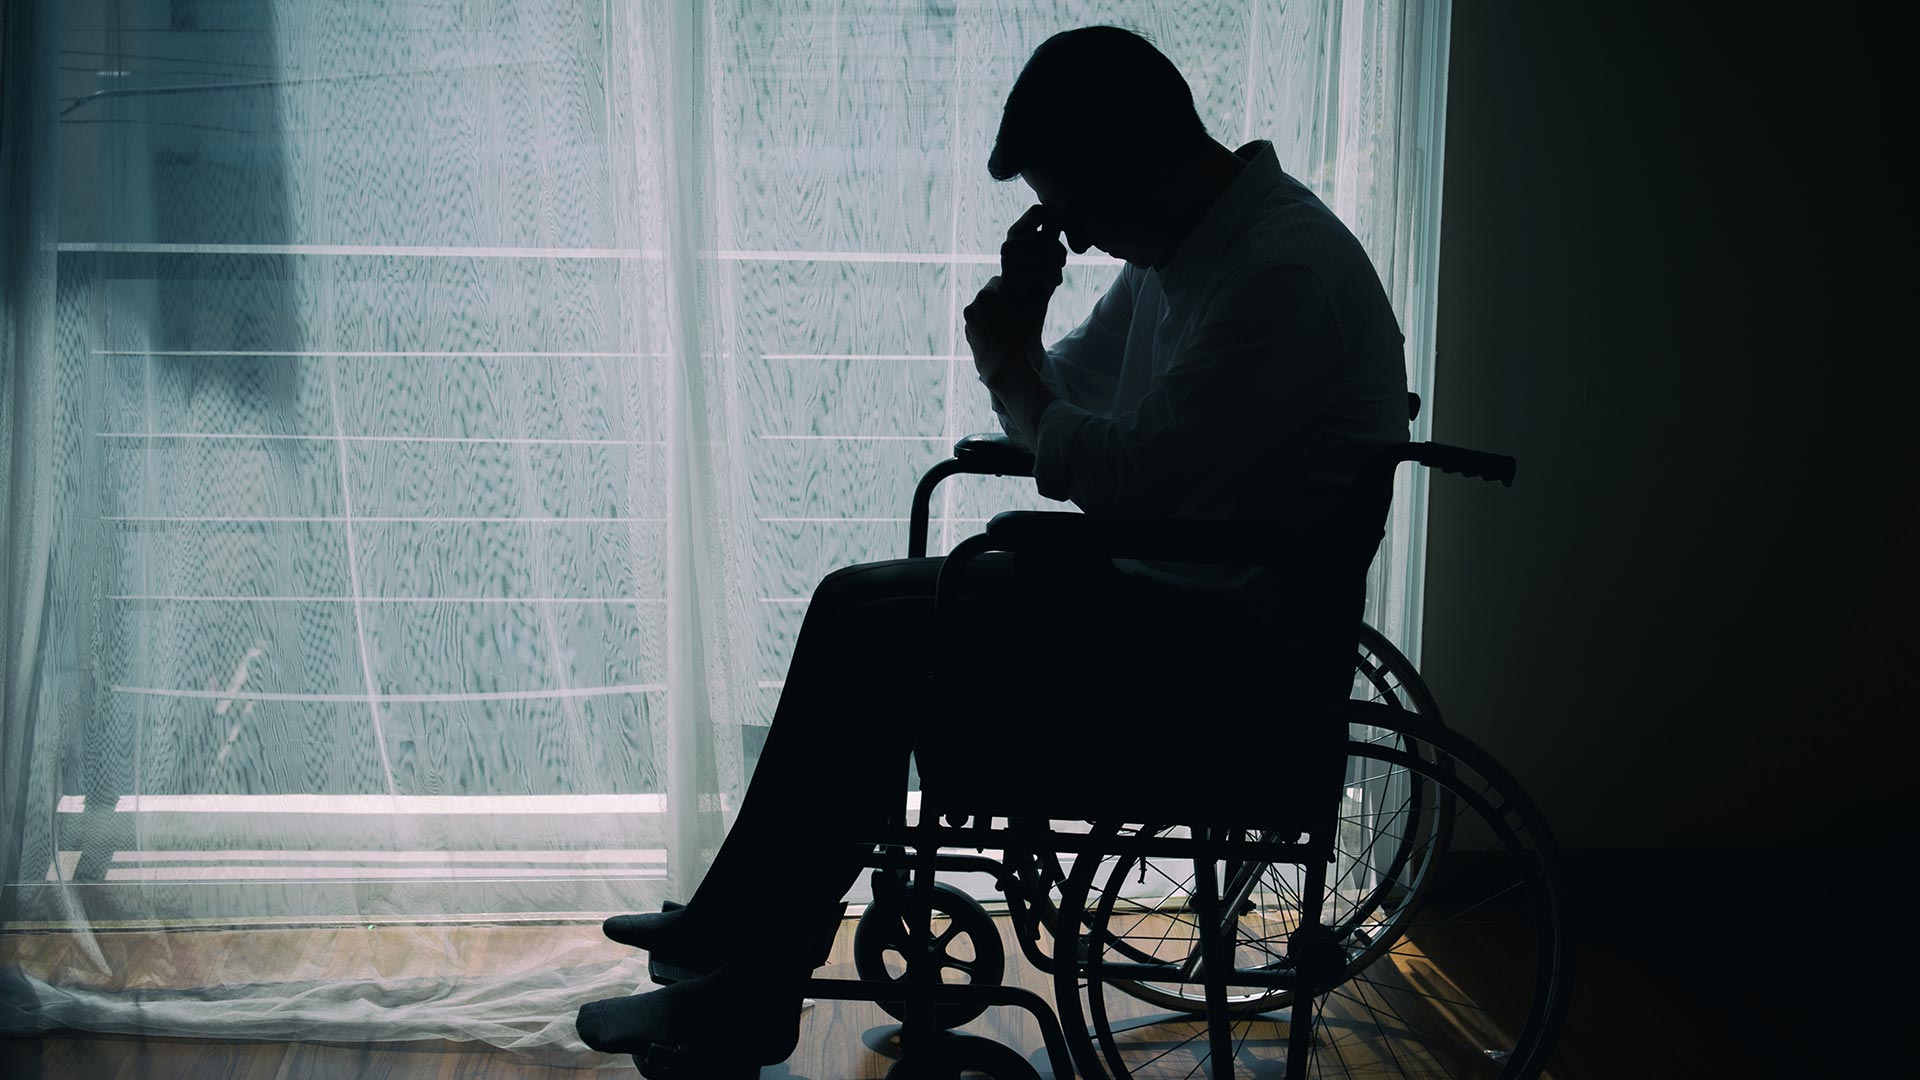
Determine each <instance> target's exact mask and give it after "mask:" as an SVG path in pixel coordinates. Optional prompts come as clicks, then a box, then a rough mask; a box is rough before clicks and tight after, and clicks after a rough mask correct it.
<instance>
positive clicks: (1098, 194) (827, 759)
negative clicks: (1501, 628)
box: [578, 27, 1408, 1064]
mask: <svg viewBox="0 0 1920 1080" xmlns="http://www.w3.org/2000/svg"><path fill="white" fill-rule="evenodd" d="M988 167H989V170H990V171H991V173H992V174H993V176H994V177H995V178H996V179H998V180H1011V179H1013V178H1015V177H1019V178H1020V179H1022V180H1023V181H1025V182H1026V184H1027V185H1028V186H1029V187H1030V188H1031V189H1032V190H1033V192H1034V194H1035V195H1036V197H1037V199H1038V204H1037V205H1035V206H1033V207H1032V208H1031V209H1029V210H1028V211H1027V212H1026V213H1024V214H1023V215H1021V217H1020V218H1019V220H1018V221H1016V222H1014V224H1013V226H1012V228H1011V229H1009V230H1008V234H1007V240H1006V243H1005V244H1004V245H1003V247H1002V249H1001V266H1002V272H1001V273H1000V274H999V275H998V276H996V277H994V278H992V279H991V280H989V281H988V282H987V283H986V284H985V286H984V287H983V288H982V289H981V290H980V291H979V294H978V295H977V296H976V297H975V298H974V301H973V302H972V303H971V304H970V305H968V307H967V308H966V312H965V316H966V339H967V344H968V346H969V347H970V349H971V350H972V353H973V357H974V362H975V366H976V368H977V369H978V372H979V376H980V379H981V381H982V382H983V383H984V384H985V385H986V387H987V389H988V391H989V392H990V393H991V394H992V396H993V399H994V405H995V409H996V412H998V413H999V414H1000V417H1001V422H1002V425H1003V426H1004V428H1005V430H1006V433H1007V435H1008V436H1009V437H1010V438H1011V439H1012V440H1013V441H1014V442H1015V443H1017V444H1018V445H1020V446H1021V447H1024V448H1028V449H1030V450H1031V452H1032V472H1033V475H1034V478H1035V481H1036V483H1037V486H1038V489H1039V491H1040V493H1041V494H1043V495H1045V496H1048V497H1049V498H1053V499H1058V500H1063V501H1064V500H1070V501H1072V502H1073V503H1075V504H1076V505H1078V506H1079V507H1080V508H1081V509H1082V510H1084V511H1085V512H1086V513H1087V514H1089V515H1094V516H1099V517H1111V518H1143V519H1159V518H1175V517H1178V518H1198V519H1214V520H1222V521H1239V522H1258V523H1262V524H1263V525H1266V526H1270V527H1271V528H1272V529H1273V531H1274V535H1275V536H1276V537H1277V538H1285V542H1287V543H1289V544H1292V545H1295V546H1297V549H1298V558H1297V559H1295V560H1294V562H1293V569H1290V570H1285V571H1275V570H1231V571H1223V570H1221V569H1220V568H1217V567H1216V568H1205V567H1199V566H1194V565H1188V564H1165V563H1149V564H1139V563H1120V564H1116V563H1114V562H1112V561H1109V560H1106V559H1104V558H1090V557H1076V556H1073V555H1070V554H1061V555H1055V556H1037V555H1032V554H1030V553H1021V554H1017V555H1010V556H999V557H996V556H994V555H987V556H983V557H981V558H979V559H976V560H975V561H974V562H973V563H972V564H971V565H970V567H969V569H968V574H967V579H968V583H969V589H970V590H971V592H972V593H973V594H975V595H977V596H978V597H979V598H980V599H981V601H982V606H983V607H985V608H986V609H989V610H991V611H993V612H994V613H995V614H994V617H993V618H992V619H991V620H990V621H989V623H988V625H987V626H986V627H985V628H984V630H983V633H985V634H986V635H988V636H987V637H985V638H983V639H982V640H983V642H984V643H985V644H984V645H983V648H982V653H983V654H984V655H986V656H987V657H989V658H990V659H991V660H992V661H993V667H992V670H990V671H989V670H982V671H981V679H982V683H983V685H988V686H990V687H991V688H992V689H991V690H990V691H988V696H989V698H990V699H991V701H992V702H993V705H994V707H993V708H992V709H991V710H990V712H988V713H986V714H983V715H981V716H980V717H979V718H978V723H977V726H971V727H972V729H971V730H968V731H964V732H954V731H948V732H943V733H942V735H941V737H942V738H950V737H964V738H968V739H973V740H986V741H987V743H989V744H992V745H995V746H996V747H997V751H996V752H997V753H998V754H999V755H1000V756H1001V757H1002V758H1003V759H1005V760H1006V762H1007V763H1008V765H1009V767H1017V766H1018V764H1019V763H1020V762H1036V763H1037V762H1048V761H1059V760H1062V755H1066V756H1067V757H1068V758H1070V759H1071V760H1074V761H1075V762H1077V763H1078V766H1079V767H1081V768H1090V769H1093V770H1095V771H1096V772H1099V771H1102V770H1110V771H1111V773H1112V774H1113V775H1119V774H1122V773H1124V772H1125V770H1126V767H1127V766H1126V765H1125V764H1124V763H1125V762H1128V761H1134V762H1136V763H1137V756H1135V755H1137V750H1138V745H1139V744H1140V739H1141V737H1142V735H1143V733H1140V732H1132V731H1127V730H1122V729H1120V728H1119V727H1118V726H1117V725H1116V724H1115V723H1114V722H1112V719H1111V718H1112V717H1114V716H1117V715H1122V713H1120V712H1119V711H1118V710H1117V709H1116V708H1112V707H1110V706H1115V705H1117V704H1118V703H1119V702H1120V701H1121V700H1122V699H1124V698H1125V697H1127V696H1128V695H1129V694H1130V693H1132V692H1133V688H1134V687H1136V686H1138V685H1141V684H1142V683H1143V682H1150V681H1151V680H1152V677H1153V674H1154V673H1156V672H1159V673H1168V674H1169V675H1172V674H1176V673H1177V675H1178V679H1170V680H1168V681H1181V680H1192V679H1195V678H1204V677H1205V675H1204V673H1203V672H1201V671H1198V670H1196V666H1197V665H1205V666H1209V667H1213V668H1215V669H1216V670H1219V671H1226V670H1239V671H1242V672H1245V671H1246V670H1248V667H1247V666H1248V665H1257V666H1258V670H1259V675H1260V679H1261V681H1262V683H1263V684H1264V685H1269V686H1272V685H1278V686H1284V687H1288V688H1289V689H1287V690H1286V691H1285V692H1286V693H1289V694H1291V695H1294V696H1295V697H1297V698H1300V699H1303V700H1317V699H1329V700H1339V699H1342V698H1345V697H1346V695H1347V692H1348V686H1349V684H1350V681H1351V678H1352V673H1353V669H1352V644H1353V641H1354V636H1353V627H1354V626H1355V625H1356V624H1358V622H1359V621H1360V616H1361V599H1362V590H1363V587H1364V580H1365V574H1366V568H1367V566H1368V563H1369V562H1370V561H1371V559H1372V556H1373V553H1374V546H1375V544H1376V543H1377V540H1378V537H1379V535H1380V525H1381V517H1382V515H1384V512H1385V503H1384V501H1382V502H1380V503H1379V504H1377V505H1364V506H1357V507H1356V506H1355V505H1354V504H1353V503H1352V502H1351V501H1350V500H1348V498H1347V496H1348V492H1349V488H1350V485H1351V484H1352V481H1353V479H1354V475H1355V472H1356V470H1357V469H1358V468H1359V466H1360V463H1361V462H1362V461H1363V460H1364V459H1366V458H1367V457H1368V455H1369V454H1371V453H1372V452H1374V451H1376V450H1378V449H1379V448H1381V447H1385V446H1391V445H1394V444H1398V443H1402V442H1405V441H1406V438H1407V422H1408V399H1407V392H1406V391H1407V387H1406V375H1405V365H1404V358H1403V355H1402V344H1403V339H1402V336H1401V333H1400V330H1399V327H1398V325H1397V324H1396V322H1395V318H1394V314H1393V311H1392V309H1391V307H1390V305H1389V303H1388V300H1387V296H1386V294H1385V292H1384V291H1383V289H1382V287H1381V284H1380V281H1379V278H1378V277H1377V275H1376V274H1375V271H1374V268H1373V266H1372V265H1371V264H1370V262H1369V261H1368V258H1367V256H1366V254H1365V252H1364V251H1363V250H1362V248H1361V246H1360V244H1359V242H1358V241H1357V240H1356V239H1355V238H1354V236H1353V234H1352V233H1351V232H1349V231H1348V229H1347V228H1346V227H1345V226H1344V225H1343V224H1342V223H1341V222H1340V221H1339V219H1338V218H1336V217H1335V216H1334V214H1333V213H1332V212H1331V211H1330V210H1329V209H1328V208H1327V207H1326V206H1325V205H1324V204H1323V203H1322V202H1321V201H1320V200H1319V199H1318V198H1316V197H1315V196H1314V195H1313V194H1312V193H1311V192H1310V191H1308V189H1307V188H1306V187H1305V186H1303V185H1302V184H1301V183H1299V182H1298V181H1296V180H1295V179H1293V178H1292V177H1290V176H1288V175H1287V174H1286V173H1285V172H1283V171H1282V169H1281V166H1280V163H1279V162H1278V160H1277V159H1276V157H1275V154H1274V150H1273V147H1272V145H1271V144H1270V143H1267V142H1252V143H1248V144H1247V145H1245V146H1243V147H1241V148H1239V149H1238V150H1231V149H1228V148H1227V147H1225V146H1223V145H1221V144H1220V143H1218V142H1216V141H1214V140H1213V139H1212V138H1210V137H1208V135H1207V133H1206V131H1205V128H1204V127H1203V125H1202V123H1201V121H1200V119H1199V116H1198V115H1197V113H1196V112H1195V109H1194V105H1193V99H1192V95H1191V92H1190V91H1189V89H1188V87H1187V84H1186V81H1185V80H1184V79H1183V78H1182V77H1181V75H1180V73H1179V72H1178V71H1177V70H1176V69H1175V68H1174V66H1173V64H1172V63H1171V62H1170V61H1168V60H1167V58H1166V57H1165V56H1163V55H1162V54H1161V53H1160V52H1159V51H1158V50H1156V49H1155V48H1154V47H1153V46H1152V45H1151V44H1149V43H1148V42H1146V41H1145V40H1143V39H1141V38H1139V37H1137V36H1135V35H1133V34H1131V33H1128V32H1126V31H1124V30H1118V29H1114V28H1110V27H1088V28H1083V29H1079V30H1073V31H1069V32H1066V33H1063V34H1059V35H1056V36H1055V37H1053V38H1051V39H1049V40H1048V41H1047V42H1046V43H1044V44H1043V45H1041V46H1040V47H1039V49H1037V50H1036V51H1035V52H1034V54H1033V56H1032V58H1031V59H1030V60H1029V62H1028V63H1027V65H1026V67H1025V68H1024V70H1023V71H1022V72H1021V74H1020V76H1019V78H1018V80H1017V81H1016V82H1015V83H1014V86H1013V88H1012V91H1011V92H1010V93H1009V95H1008V97H1007V102H1006V106H1005V110H1004V113H1003V117H1002V120H1001V124H1000V128H999V132H998V136H997V139H996V142H995V145H994V147H993V151H992V155H991V159H990V161H989V166H988ZM1063 240H1064V242H1065V243H1064V245H1063V243H1062V241H1063ZM1068 246H1070V247H1071V248H1072V249H1073V250H1074V251H1075V252H1085V251H1086V250H1087V249H1088V248H1090V247H1095V248H1099V249H1101V250H1102V251H1105V252H1107V253H1109V254H1111V255H1114V256H1116V257H1118V258H1120V259H1122V260H1124V265H1123V266H1122V267H1121V268H1120V271H1119V273H1118V274H1117V276H1116V277H1115V279H1114V282H1113V285H1112V286H1111V287H1110V288H1109V289H1108V290H1107V291H1106V293H1105V295H1103V296H1102V297H1101V298H1100V300H1099V301H1098V302H1097V303H1096V304H1095V305H1094V307H1093V310H1092V311H1091V313H1089V314H1088V315H1087V317H1086V318H1085V319H1084V321H1082V322H1081V323H1080V325H1079V326H1078V327H1077V328H1076V329H1075V330H1074V331H1073V332H1071V333H1070V334H1068V335H1067V336H1066V337H1065V338H1063V339H1061V340H1060V341H1059V342H1057V343H1055V344H1054V345H1053V346H1052V347H1051V348H1046V347H1043V345H1042V342H1041V339H1040V331H1041V324H1042V321H1043V317H1044V316H1045V314H1046V311H1047V306H1048V303H1049V300H1050V298H1051V296H1052V294H1053V291H1054V289H1055V287H1056V286H1057V285H1058V284H1059V282H1060V280H1061V270H1062V267H1063V266H1064V265H1065V262H1066V248H1067V247H1068ZM1355 514H1357V515H1358V516H1359V518H1360V520H1359V521H1358V522H1357V523H1356V522H1354V521H1351V520H1340V519H1341V518H1342V517H1343V515H1344V516H1346V517H1348V518H1351V517H1352V516H1353V515H1355ZM941 562H942V560H940V559H903V560H894V561H889V562H880V563H869V564H865V565H860V566H852V567H847V568H845V569H842V570H838V571H836V572H834V573H833V574H830V575H829V576H828V577H827V578H826V579H825V580H823V581H822V582H821V583H820V585H819V587H818V588H817V590H816V591H815V593H814V595H813V599H812V603H811V606H810V607H809V609H808V611H807V615H806V619H805V623H804V625H803V627H802V629H801V632H800V635H799V639H798V642H797V644H796V646H795V650H794V654H793V659H792V663H791V668H790V671H789V674H788V677H787V681H786V684H785V687H784V689H783V691H782V695H781V699H780V703H779V706H778V709H777V712H776V715H775V719H774V722H773V726H772V729H771V731H770V733H769V736H768V739H767V742H766V746H765V749H764V751H763V753H762V757H761V759H760V763H759V766H758V769H757V771H756V772H755V774H754V776H753V779H752V782H751V785H750V787H749V789H748V793H747V795H746V798H745V800H744V802H743V804H742V806H741V809H740V813H739V815H738V817H737V819H736V822H735V824H734V827H733V830H732V832H731V833H730V835H729V836H728V838H727V841H726V843H725V845H724V847H723V848H722V849H721V851H720V852H719V854H718V857H717V858H716V860H715V862H714V864H713V867H712V869H711V870H710V871H709V873H708V874H707V876H706V878H705V879H704V881H703V882H702V883H701V885H700V887H699V889H698V891H697V892H696V894H695V895H694V897H693V898H692V900H691V901H690V902H689V903H688V904H687V905H686V906H685V907H683V908H676V909H673V910H669V911H665V912H660V913H649V914H641V915H628V916H620V917H616V918H613V919H609V920H608V921H607V924H606V933H607V935H608V936H609V937H610V938H612V939H614V940H615V941H618V942H622V943H624V944H627V945H632V946H635V947H638V948H642V949H646V950H648V951H649V952H650V953H651V954H652V957H653V959H654V960H655V961H657V962H660V963H665V964H669V965H672V966H674V967H677V968H682V969H685V970H686V971H687V972H688V973H690V975H691V976H692V977H689V978H687V979H685V980H683V981H679V982H676V983H674V984H672V985H670V986H667V987H666V988H664V989H660V990H656V991H653V992H651V993H646V994H639V995H634V996H632V997H626V998H616V999H609V1000H606V1001H598V1002H594V1003H592V1004H590V1005H588V1006H586V1007H585V1008H583V1009H582V1010H581V1012H580V1014H579V1018H578V1029H579V1032H580V1035H581V1037H582V1039H584V1040H585V1041H586V1043H587V1044H588V1045H589V1046H592V1047H594V1048H596V1049H600V1050H605V1051H613V1052H626V1053H642V1052H644V1051H645V1050H646V1049H647V1048H648V1047H649V1046H650V1045H652V1044H656V1043H659V1044H671V1045H678V1046H686V1047H699V1048H702V1049H704V1050H706V1051H707V1052H708V1053H710V1054H712V1055H714V1056H716V1057H717V1058H718V1059H720V1060H725V1061H732V1062H739V1063H742V1064H760V1063H768V1064H771V1063H774V1062H778V1061H781V1060H783V1059H785V1058H786V1057H787V1056H788V1055H789V1054H790V1053H791V1052H792V1050H793V1048H794V1046H795V1043H796V1040H797V1038H798V1025H799V1016H800V1012H801V1005H802V993H801V988H802V985H803V983H804V980H805V979H806V977H807V976H808V974H809V973H810V972H811V970H812V969H813V967H814V966H816V964H817V962H818V961H819V960H820V958H821V957H822V956H823V955H824V953H825V951H826V948H827V946H828V945H829V944H830V942H831V939H832V935H833V932H834V930H835V928H836V927H837V925H838V921H839V916H840V913H841V912H842V911H843V910H844V908H843V906H842V905H839V904H838V903H837V901H838V899H839V898H840V897H841V896H842V895H844V894H845V892H846V891H847V889H848V888H849V886H850V885H851V884H852V883H853V882H854V880H855V879H856V878H857V876H858V874H859V873H860V870H861V869H862V867H863V865H864V860H865V858H866V856H867V855H868V854H869V853H870V851H871V848H872V842H871V838H872V836H873V835H874V833H875V831H876V829H877V827H878V826H879V825H881V824H882V823H884V822H885V820H886V819H887V816H888V815H889V813H890V812H892V810H893V809H894V808H895V807H897V805H898V803H899V798H900V791H901V790H902V788H903V785H904V783H905V780H906V776H907V760H908V755H909V753H910V752H911V751H912V750H913V749H914V748H915V738H914V733H915V731H916V730H917V727H916V724H915V723H914V722H913V721H914V719H915V717H916V716H917V715H919V714H921V713H925V712H928V711H929V710H931V709H933V708H934V707H935V705H936V703H934V702H931V701H929V700H927V694H926V687H927V685H928V684H927V679H926V671H927V668H928V663H929V659H928V650H929V647H930V646H929V642H930V641H931V639H932V636H933V619H934V596H935V585H936V582H937V580H938V578H939V574H940V570H941ZM1063 700H1064V701H1070V702H1073V703H1074V708H1073V709H1072V710H1070V711H1067V712H1062V711H1061V710H1059V709H1058V708H1057V705H1058V703H1059V702H1060V701H1063ZM1139 712H1140V710H1137V709H1136V710H1129V711H1128V712H1127V713H1126V714H1127V715H1138V714H1139ZM1086 716H1096V717H1100V718H1101V719H1099V720H1098V721H1096V722H1094V723H1092V724H1089V723H1087V722H1086V721H1085V720H1083V719H1081V718H1082V717H1086ZM1217 719H1218V722H1219V723H1221V724H1226V723H1229V722H1230V719H1231V718H1228V717H1220V718H1217ZM1222 731H1225V729H1224V728H1223V729H1222ZM1103 755H1107V756H1110V761H1109V760H1108V758H1107V757H1103ZM1103 762H1106V763H1105V764H1103ZM1017 775H1019V774H1018V773H1017V772H1016V776H1017ZM1021 782H1030V783H1045V782H1047V774H1046V773H1045V771H1044V770H1043V769H1042V768H1041V767H1040V766H1038V765H1036V766H1035V771H1034V775H1033V776H1031V777H1027V778H1025V779H1024V780H1022V781H1021ZM769 881H775V882H780V883H782V890H781V893H780V894H779V895H778V896H775V897H768V896H766V895H765V894H764V892H763V887H762V886H763V883H765V882H769Z"/></svg>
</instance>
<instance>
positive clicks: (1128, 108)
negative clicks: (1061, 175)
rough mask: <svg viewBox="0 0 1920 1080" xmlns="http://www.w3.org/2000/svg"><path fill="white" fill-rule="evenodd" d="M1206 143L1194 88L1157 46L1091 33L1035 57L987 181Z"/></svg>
mask: <svg viewBox="0 0 1920 1080" xmlns="http://www.w3.org/2000/svg"><path fill="white" fill-rule="evenodd" d="M1206 134H1207V129H1206V125H1204V124H1202V123H1201V122H1200V114H1199V113H1197V112H1195V111H1194V108H1193V91H1192V90H1191V89H1189V88H1188V86H1187V80H1186V79H1184V78H1182V77H1181V75H1180V69H1179V68H1176V67H1174V66H1173V61H1171V60H1168V59H1167V58H1166V56H1165V55H1164V54H1163V53H1161V51H1160V50H1159V49H1156V48H1154V47H1153V43H1152V42H1149V41H1148V40H1147V39H1146V38H1143V37H1141V36H1140V35H1139V34H1136V33H1133V32H1132V31H1130V30H1122V29H1121V28H1119V27H1117V26H1083V27H1080V28H1079V29H1077V30H1067V31H1063V32H1061V33H1058V34H1055V35H1053V36H1052V37H1050V38H1048V39H1047V40H1045V41H1043V42H1041V43H1040V47H1039V48H1037V49H1035V50H1033V56H1032V57H1031V58H1030V59H1028V60H1027V66H1026V67H1025V68H1023V69H1021V72H1020V77H1019V78H1018V79H1015V80H1014V82H1013V89H1012V90H1009V91H1007V104H1006V108H1005V109H1004V110H1003V111H1002V112H1001V114H1000V132H999V134H998V135H996V136H995V137H994V141H993V154H992V156H990V157H989V158H988V159H987V171H988V172H989V173H992V174H993V178H994V179H995V180H1011V179H1013V178H1014V177H1016V176H1019V175H1020V174H1021V173H1023V172H1025V171H1027V170H1028V169H1030V168H1033V167H1035V166H1039V167H1041V168H1043V169H1046V168H1051V169H1054V170H1061V169H1073V168H1075V167H1076V166H1081V165H1096V166H1098V165H1101V164H1114V163H1117V162H1124V161H1129V160H1132V159H1135V158H1144V157H1148V156H1151V155H1153V154H1155V153H1156V152H1159V151H1164V150H1178V149H1183V148H1184V147H1185V146H1186V145H1188V144H1189V143H1192V142H1197V141H1198V140H1200V139H1203V138H1205V137H1206ZM1089 159H1091V160H1089Z"/></svg>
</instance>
